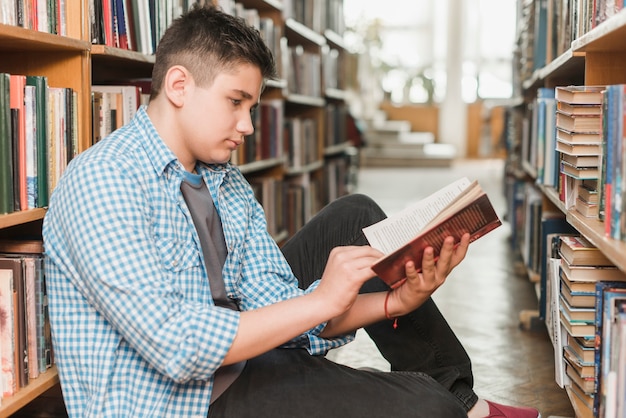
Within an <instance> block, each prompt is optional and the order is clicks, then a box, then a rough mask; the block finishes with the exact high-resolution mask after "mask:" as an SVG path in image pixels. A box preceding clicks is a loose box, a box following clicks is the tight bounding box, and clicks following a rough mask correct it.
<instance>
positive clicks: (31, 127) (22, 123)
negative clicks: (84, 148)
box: [0, 73, 78, 214]
mask: <svg viewBox="0 0 626 418" xmlns="http://www.w3.org/2000/svg"><path fill="white" fill-rule="evenodd" d="M76 115H77V100H76V93H75V92H74V91H73V90H72V89H70V88H62V87H50V86H48V82H47V78H46V77H43V76H24V75H20V74H8V73H1V74H0V163H1V164H0V214H6V213H12V212H15V211H19V210H26V209H32V208H41V207H46V206H47V205H48V196H49V192H50V190H52V189H53V188H54V186H55V185H56V182H57V180H58V179H59V177H60V176H61V174H62V173H63V171H64V170H65V167H66V166H67V163H68V162H69V161H70V160H71V159H72V158H73V156H74V155H76V153H77V123H78V121H77V116H76Z"/></svg>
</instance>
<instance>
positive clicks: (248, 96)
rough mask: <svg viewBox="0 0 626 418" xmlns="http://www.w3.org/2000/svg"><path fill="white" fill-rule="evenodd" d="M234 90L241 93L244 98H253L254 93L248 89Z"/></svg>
mask: <svg viewBox="0 0 626 418" xmlns="http://www.w3.org/2000/svg"><path fill="white" fill-rule="evenodd" d="M233 91H234V92H235V93H239V94H240V95H241V96H242V97H243V98H244V99H248V100H250V99H252V95H251V94H250V93H248V92H247V91H244V90H239V89H233Z"/></svg>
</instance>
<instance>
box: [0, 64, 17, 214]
mask: <svg viewBox="0 0 626 418" xmlns="http://www.w3.org/2000/svg"><path fill="white" fill-rule="evenodd" d="M9 88H10V75H9V74H8V73H0V161H1V162H2V164H0V214H5V213H11V212H13V211H14V210H15V206H14V199H13V193H14V191H13V143H12V141H11V107H10V97H9Z"/></svg>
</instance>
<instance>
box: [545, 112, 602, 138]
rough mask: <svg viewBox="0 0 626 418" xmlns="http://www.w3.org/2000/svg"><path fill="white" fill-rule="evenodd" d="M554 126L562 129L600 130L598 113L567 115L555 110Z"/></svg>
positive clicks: (592, 131) (600, 122)
mask: <svg viewBox="0 0 626 418" xmlns="http://www.w3.org/2000/svg"><path fill="white" fill-rule="evenodd" d="M556 126H557V127H558V128H559V129H561V130H564V131H570V132H585V133H597V134H599V133H600V132H602V117H601V116H600V115H567V114H565V113H560V112H556Z"/></svg>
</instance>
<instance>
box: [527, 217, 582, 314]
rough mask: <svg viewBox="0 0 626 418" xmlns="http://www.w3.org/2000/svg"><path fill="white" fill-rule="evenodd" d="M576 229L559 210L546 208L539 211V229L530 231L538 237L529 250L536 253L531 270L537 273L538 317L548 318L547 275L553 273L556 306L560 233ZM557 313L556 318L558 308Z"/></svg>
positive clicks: (548, 291) (548, 288)
mask: <svg viewBox="0 0 626 418" xmlns="http://www.w3.org/2000/svg"><path fill="white" fill-rule="evenodd" d="M575 233H577V232H576V230H575V229H574V228H573V227H572V225H570V224H569V222H567V220H566V219H565V216H564V215H563V213H562V212H561V211H557V212H550V211H546V210H542V211H541V217H540V220H539V230H538V231H535V232H532V233H531V236H534V237H538V241H537V242H536V243H535V244H532V245H534V246H536V247H537V248H535V249H533V250H531V252H532V253H534V254H536V255H534V256H533V257H532V258H535V257H536V258H538V260H539V263H538V268H534V270H533V271H536V272H538V273H539V286H540V292H539V317H540V318H546V319H548V315H549V305H550V293H551V291H550V285H549V283H548V280H549V278H548V275H549V274H553V275H554V281H555V282H556V283H555V285H556V286H557V287H556V290H555V292H556V293H554V294H552V297H553V298H554V299H553V303H556V307H558V293H559V288H558V282H559V273H558V267H559V265H560V262H559V258H560V255H559V243H560V240H561V236H562V235H568V234H575ZM555 312H557V314H556V315H555V317H556V318H557V319H558V308H557V309H556V310H555Z"/></svg>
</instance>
